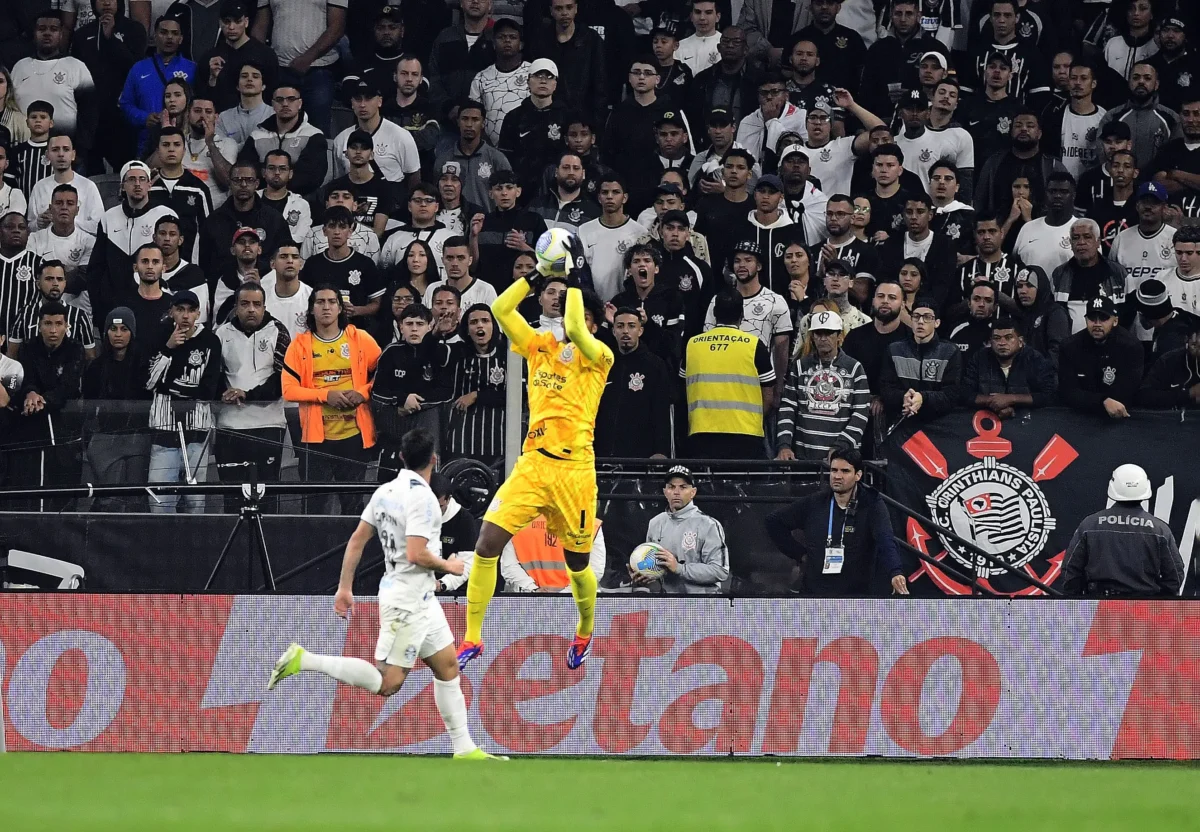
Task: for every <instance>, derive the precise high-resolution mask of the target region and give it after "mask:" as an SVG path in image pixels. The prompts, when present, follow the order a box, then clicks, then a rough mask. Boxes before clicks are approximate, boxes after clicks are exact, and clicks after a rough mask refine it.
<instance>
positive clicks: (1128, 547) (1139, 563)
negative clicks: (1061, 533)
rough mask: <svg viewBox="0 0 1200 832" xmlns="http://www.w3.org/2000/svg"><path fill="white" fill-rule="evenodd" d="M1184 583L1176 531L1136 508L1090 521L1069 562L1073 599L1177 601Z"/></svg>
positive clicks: (1066, 588) (1067, 582) (1067, 583)
mask: <svg viewBox="0 0 1200 832" xmlns="http://www.w3.org/2000/svg"><path fill="white" fill-rule="evenodd" d="M1183 579H1184V571H1183V558H1182V557H1180V555H1179V547H1178V546H1176V545H1175V537H1174V535H1172V534H1171V527H1170V526H1168V525H1167V524H1166V523H1164V522H1163V521H1162V520H1159V519H1158V518H1157V517H1155V516H1154V515H1153V514H1151V513H1150V512H1148V511H1146V510H1144V509H1143V508H1142V507H1141V506H1139V505H1137V504H1133V503H1117V504H1116V505H1114V506H1113V507H1112V508H1109V509H1105V510H1104V511H1098V512H1096V513H1095V514H1093V515H1090V516H1089V517H1086V518H1085V519H1084V521H1083V522H1082V523H1080V524H1079V528H1078V529H1076V530H1075V535H1074V536H1073V537H1072V538H1071V543H1070V545H1068V546H1067V554H1066V556H1065V557H1064V558H1063V579H1062V589H1063V592H1064V593H1065V594H1067V595H1100V596H1107V597H1114V596H1115V597H1120V596H1138V595H1140V596H1173V595H1178V594H1179V589H1180V587H1182V586H1183Z"/></svg>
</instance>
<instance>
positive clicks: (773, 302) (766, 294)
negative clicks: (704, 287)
mask: <svg viewBox="0 0 1200 832" xmlns="http://www.w3.org/2000/svg"><path fill="white" fill-rule="evenodd" d="M714 303H716V298H713V299H712V300H711V301H709V302H708V313H707V314H706V315H705V316H704V331H705V332H708V331H709V330H710V329H712V328H713V327H714V326H716V325H717V318H716V315H714V314H713V304H714ZM743 310H744V311H743V313H742V323H741V325H740V326H739V327H738V329H740V330H741V331H742V332H745V333H746V334H747V335H757V336H758V340H760V341H762V342H763V344H764V345H765V346H766V347H767V349H770V348H771V344H772V342H773V341H774V340H775V336H776V335H785V334H787V333H790V332H791V331H792V316H791V313H790V312H789V311H788V305H787V301H786V300H784V299H783V296H782V295H779V294H776V293H775V292H772V291H771V290H770V289H768V288H767V287H765V286H764V287H763V288H761V289H759V290H758V294H756V295H752V296H750V297H748V298H745V299H744V300H743Z"/></svg>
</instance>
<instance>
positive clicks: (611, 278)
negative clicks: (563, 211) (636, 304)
mask: <svg viewBox="0 0 1200 832" xmlns="http://www.w3.org/2000/svg"><path fill="white" fill-rule="evenodd" d="M598 184H599V189H598V190H597V192H596V195H597V196H598V197H599V199H600V210H601V212H602V213H601V214H600V216H599V217H597V218H596V219H594V220H589V221H588V222H585V223H584V224H583V225H581V226H579V242H580V243H581V244H582V245H583V256H584V257H585V258H586V259H587V263H588V266H589V267H590V268H591V270H592V285H593V286H594V287H595V290H596V294H597V295H599V296H600V300H602V301H604V302H606V303H607V302H608V301H610V300H612V298H613V297H614V296H615V295H617V294H618V293H619V292H620V291H621V289H622V287H623V284H624V280H625V252H626V251H628V250H629V248H630V247H631V246H632V245H633V244H634V243H636V242H637V241H638V240H639V239H641V238H642V237H643V236H645V235H646V234H648V233H649V232H648V231H647V229H646V227H645V226H644V225H642V224H641V223H639V222H637V221H636V220H634V219H631V218H630V217H629V215H628V214H626V213H625V203H626V202H628V201H629V194H628V192H627V191H626V190H625V183H624V182H622V181H621V179H620V178H619V177H618V176H617V175H616V174H607V175H604V176H601V178H600V182H599V183H598Z"/></svg>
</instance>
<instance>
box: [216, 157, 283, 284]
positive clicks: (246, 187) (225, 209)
mask: <svg viewBox="0 0 1200 832" xmlns="http://www.w3.org/2000/svg"><path fill="white" fill-rule="evenodd" d="M258 181H259V180H258V167H257V166H256V165H254V164H253V163H250V162H242V161H239V162H237V163H236V164H235V165H234V166H233V168H232V169H231V170H230V172H229V184H230V189H229V199H228V200H227V201H226V202H225V204H224V205H222V206H221V207H220V208H218V209H217V210H215V211H213V212H212V214H210V215H209V217H208V219H207V220H205V221H204V225H203V226H202V227H201V229H200V268H201V270H202V271H203V272H204V273H205V274H206V275H208V276H209V279H210V280H211V279H213V277H214V276H215V275H219V274H224V273H225V272H228V271H232V270H233V268H234V267H235V262H234V256H233V250H232V248H231V247H230V246H231V245H232V240H233V232H235V231H237V230H238V229H239V228H253V229H254V230H255V231H256V233H257V234H258V236H259V242H260V243H262V252H263V253H262V256H261V257H260V259H259V263H258V271H259V274H266V273H267V272H268V271H270V270H271V264H270V261H269V260H268V256H269V255H268V254H267V253H268V252H272V251H274V250H275V249H277V248H278V247H279V246H281V245H282V244H283V243H285V242H294V241H293V240H292V233H291V229H290V227H289V226H288V224H287V220H285V219H284V218H283V214H280V213H279V212H278V211H276V210H275V209H274V208H272V207H270V206H269V205H267V204H265V203H264V202H263V200H262V197H260V196H259V195H258Z"/></svg>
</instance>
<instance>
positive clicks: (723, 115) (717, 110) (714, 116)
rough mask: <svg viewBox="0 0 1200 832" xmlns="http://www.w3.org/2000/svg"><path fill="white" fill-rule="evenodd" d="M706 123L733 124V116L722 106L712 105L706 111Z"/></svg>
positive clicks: (719, 125) (717, 125)
mask: <svg viewBox="0 0 1200 832" xmlns="http://www.w3.org/2000/svg"><path fill="white" fill-rule="evenodd" d="M708 123H709V124H711V125H714V126H716V127H724V126H725V125H726V124H733V116H732V115H730V114H729V111H728V110H726V109H725V108H724V107H713V108H712V109H711V110H709V111H708Z"/></svg>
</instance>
